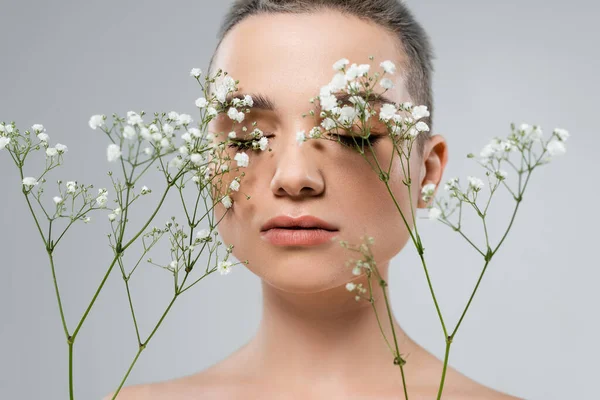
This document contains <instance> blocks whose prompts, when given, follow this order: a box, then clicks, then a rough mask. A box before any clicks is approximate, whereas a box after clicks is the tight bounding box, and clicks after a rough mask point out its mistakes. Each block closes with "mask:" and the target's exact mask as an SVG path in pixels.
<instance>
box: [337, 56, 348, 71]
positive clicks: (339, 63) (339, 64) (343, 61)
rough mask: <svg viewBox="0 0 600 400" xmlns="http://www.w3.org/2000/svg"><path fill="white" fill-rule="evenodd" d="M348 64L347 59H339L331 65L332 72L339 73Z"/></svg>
mask: <svg viewBox="0 0 600 400" xmlns="http://www.w3.org/2000/svg"><path fill="white" fill-rule="evenodd" d="M348 64H350V61H349V60H348V59H347V58H341V59H339V60H337V61H336V62H334V63H333V70H334V71H341V70H342V69H344V67H346V65H348Z"/></svg>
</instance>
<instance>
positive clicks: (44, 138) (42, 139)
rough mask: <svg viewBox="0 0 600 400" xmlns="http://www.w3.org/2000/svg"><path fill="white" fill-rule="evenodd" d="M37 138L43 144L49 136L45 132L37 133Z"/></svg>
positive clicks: (46, 142)
mask: <svg viewBox="0 0 600 400" xmlns="http://www.w3.org/2000/svg"><path fill="white" fill-rule="evenodd" d="M37 138H38V139H40V141H42V142H44V143H45V144H48V139H50V136H48V134H47V133H44V132H42V133H38V135H37Z"/></svg>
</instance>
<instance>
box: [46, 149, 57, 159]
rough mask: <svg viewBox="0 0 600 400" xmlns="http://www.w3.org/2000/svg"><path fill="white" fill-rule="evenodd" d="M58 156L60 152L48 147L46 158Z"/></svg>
mask: <svg viewBox="0 0 600 400" xmlns="http://www.w3.org/2000/svg"><path fill="white" fill-rule="evenodd" d="M57 154H58V150H56V149H55V148H54V147H48V148H47V149H46V156H47V157H54V156H55V155H57Z"/></svg>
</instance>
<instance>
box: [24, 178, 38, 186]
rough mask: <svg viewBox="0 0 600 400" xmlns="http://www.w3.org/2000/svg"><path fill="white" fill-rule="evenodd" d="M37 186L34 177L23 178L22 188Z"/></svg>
mask: <svg viewBox="0 0 600 400" xmlns="http://www.w3.org/2000/svg"><path fill="white" fill-rule="evenodd" d="M37 184H38V181H37V179H35V178H34V177H31V176H28V177H25V178H23V185H24V186H29V187H33V186H35V185H37Z"/></svg>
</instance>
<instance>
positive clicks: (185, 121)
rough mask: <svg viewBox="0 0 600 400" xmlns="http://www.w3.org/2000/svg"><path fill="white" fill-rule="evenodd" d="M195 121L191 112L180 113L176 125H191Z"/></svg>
mask: <svg viewBox="0 0 600 400" xmlns="http://www.w3.org/2000/svg"><path fill="white" fill-rule="evenodd" d="M192 122H193V120H192V116H191V115H189V114H179V118H177V121H176V122H175V125H177V126H180V125H189V124H191V123H192Z"/></svg>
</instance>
